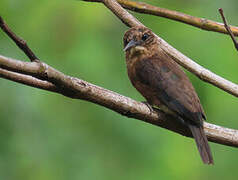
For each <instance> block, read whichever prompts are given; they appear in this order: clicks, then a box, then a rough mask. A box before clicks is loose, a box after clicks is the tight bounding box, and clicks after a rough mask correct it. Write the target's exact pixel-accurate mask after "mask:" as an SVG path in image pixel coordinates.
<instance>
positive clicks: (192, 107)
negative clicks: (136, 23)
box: [123, 27, 213, 164]
mask: <svg viewBox="0 0 238 180" xmlns="http://www.w3.org/2000/svg"><path fill="white" fill-rule="evenodd" d="M123 40H124V51H125V53H126V64H127V72H128V76H129V78H130V80H131V83H132V84H133V86H134V87H135V88H136V89H137V90H138V91H139V92H140V93H141V94H142V95H143V96H144V97H145V99H146V100H147V102H148V103H149V105H151V106H152V107H157V108H159V109H161V110H162V111H164V112H165V113H169V114H171V115H172V116H176V117H177V119H180V120H182V121H183V122H184V124H185V125H186V126H188V127H189V129H190V130H191V132H192V135H193V137H194V139H195V141H196V144H197V147H198V150H199V152H200V156H201V158H202V160H203V162H204V163H205V164H213V158H212V154H211V151H210V147H209V145H208V141H207V138H206V135H205V133H204V129H203V119H206V117H205V113H204V110H203V108H202V105H201V104H200V100H199V98H198V95H197V94H196V92H195V90H194V88H193V85H192V84H191V82H190V81H189V79H188V77H187V76H186V74H185V73H184V71H183V70H182V69H181V68H180V66H179V65H178V64H177V63H176V62H174V60H173V59H172V58H171V56H169V55H168V54H167V53H166V52H165V51H164V50H163V49H162V48H161V47H160V43H159V40H158V38H157V37H156V36H155V35H154V34H153V32H152V31H151V30H150V29H148V28H146V27H133V28H131V29H129V30H128V31H127V32H126V33H125V35H124V39H123Z"/></svg>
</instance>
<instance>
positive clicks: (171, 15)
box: [83, 0, 238, 36]
mask: <svg viewBox="0 0 238 180" xmlns="http://www.w3.org/2000/svg"><path fill="white" fill-rule="evenodd" d="M83 1H88V2H102V1H103V0H83ZM117 2H118V3H119V4H120V5H121V6H123V7H124V8H126V9H129V10H131V11H135V12H138V13H144V14H151V15H155V16H159V17H165V18H168V19H172V20H175V21H179V22H182V23H185V24H189V25H192V26H194V27H198V28H201V29H203V30H207V31H214V32H219V33H224V34H228V32H227V30H226V29H225V28H224V25H223V24H221V23H219V22H215V21H212V20H209V19H205V18H199V17H195V16H191V15H188V14H184V13H181V12H178V11H173V10H169V9H165V8H160V7H157V6H152V5H150V4H147V3H143V2H137V1H130V0H117ZM231 30H232V32H233V34H234V35H235V36H238V27H236V26H231Z"/></svg>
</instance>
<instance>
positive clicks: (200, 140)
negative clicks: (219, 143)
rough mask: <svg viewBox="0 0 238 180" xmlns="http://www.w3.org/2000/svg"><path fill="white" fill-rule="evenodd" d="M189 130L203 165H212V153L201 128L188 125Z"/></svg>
mask: <svg viewBox="0 0 238 180" xmlns="http://www.w3.org/2000/svg"><path fill="white" fill-rule="evenodd" d="M189 128H190V130H191V132H192V134H193V137H194V139H195V141H196V144H197V148H198V151H199V153H200V156H201V158H202V161H203V163H204V164H213V158H212V153H211V150H210V147H209V145H208V141H207V137H206V135H205V133H204V130H203V127H202V126H196V125H193V124H189Z"/></svg>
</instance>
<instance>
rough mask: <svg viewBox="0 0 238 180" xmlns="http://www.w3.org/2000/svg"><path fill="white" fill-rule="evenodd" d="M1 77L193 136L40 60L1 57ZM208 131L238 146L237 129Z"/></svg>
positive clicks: (111, 1)
mask: <svg viewBox="0 0 238 180" xmlns="http://www.w3.org/2000/svg"><path fill="white" fill-rule="evenodd" d="M103 3H104V4H105V6H107V7H108V8H109V9H110V10H111V11H112V12H113V13H115V14H116V15H117V16H118V17H119V18H120V19H121V20H122V22H124V23H125V24H126V25H129V26H136V25H142V24H141V23H140V22H139V21H138V20H136V19H135V18H134V17H133V16H131V15H130V14H129V13H128V12H127V11H126V10H124V9H123V8H122V7H121V6H120V5H119V4H118V3H117V2H116V1H115V0H103ZM9 36H10V35H9ZM158 38H159V40H160V45H161V48H163V49H164V50H165V52H167V53H168V55H170V56H171V57H172V58H173V59H174V60H175V61H176V62H179V63H180V64H182V65H183V66H184V67H187V69H189V70H190V71H192V72H193V71H194V72H195V74H197V75H198V76H199V77H200V78H201V79H204V80H205V81H208V82H210V83H211V84H214V85H216V86H218V87H220V88H221V89H224V90H226V91H227V92H229V93H231V94H233V95H235V96H237V95H238V92H237V91H238V88H237V85H235V84H233V83H231V82H229V81H227V80H225V79H223V78H221V77H219V76H217V75H215V74H213V73H211V72H210V71H208V70H206V69H204V68H202V67H201V66H199V65H198V64H196V63H194V62H193V61H191V60H190V59H189V58H187V57H186V56H184V55H183V54H182V53H180V52H178V51H177V50H176V49H174V48H173V47H171V46H170V45H169V44H167V43H166V42H165V41H164V40H162V39H161V38H160V37H158ZM16 41H17V39H16ZM25 45H26V44H25ZM24 52H25V51H24ZM25 53H26V52H25ZM0 77H2V78H6V79H9V80H12V81H15V82H20V83H23V84H26V85H29V86H32V87H37V88H41V89H45V90H48V91H53V92H56V93H59V94H62V95H64V96H67V97H70V98H77V99H83V100H87V101H90V102H93V103H96V104H99V105H102V106H104V107H107V108H109V109H111V110H113V111H115V112H118V113H120V114H122V115H125V116H127V117H133V118H136V119H139V120H142V121H145V122H148V123H151V124H154V125H157V126H160V127H163V128H166V129H169V130H171V131H174V132H177V133H179V134H181V135H184V136H188V137H191V132H190V131H189V130H188V128H187V127H184V125H183V124H181V123H180V121H176V120H174V117H171V116H170V115H167V114H165V113H163V112H162V111H160V110H156V109H155V111H153V112H151V111H150V109H149V108H148V107H147V106H146V105H145V104H143V103H140V102H137V101H134V100H132V99H130V98H128V97H125V96H122V95H120V94H117V93H115V92H112V91H109V90H106V89H103V88H101V87H98V86H96V85H93V84H90V83H88V82H86V81H83V80H80V79H77V78H74V77H70V76H67V75H64V74H63V73H62V72H59V71H57V70H55V69H54V68H52V67H50V66H49V65H47V64H45V63H43V62H40V61H33V62H23V61H19V60H14V59H11V58H7V57H4V56H0ZM204 129H205V132H206V135H207V136H208V139H209V140H210V141H213V142H216V143H219V144H224V145H228V146H234V147H238V131H237V130H233V129H228V128H224V127H221V126H217V125H213V124H209V123H204Z"/></svg>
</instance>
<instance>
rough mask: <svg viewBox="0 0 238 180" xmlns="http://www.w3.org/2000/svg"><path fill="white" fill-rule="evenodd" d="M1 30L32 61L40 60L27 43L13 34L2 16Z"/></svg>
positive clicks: (0, 18) (0, 19)
mask: <svg viewBox="0 0 238 180" xmlns="http://www.w3.org/2000/svg"><path fill="white" fill-rule="evenodd" d="M0 28H1V29H2V30H3V31H4V32H5V33H6V34H7V35H8V36H9V37H10V38H11V39H12V40H13V41H14V42H15V43H16V45H17V46H18V47H19V48H20V49H21V50H22V51H23V52H24V53H25V54H26V55H27V56H28V58H29V59H30V60H31V61H35V60H37V59H38V58H37V57H36V55H35V54H34V53H33V51H32V50H31V49H30V48H29V47H28V45H27V43H26V41H25V40H23V39H21V38H20V37H18V36H17V35H16V34H15V33H14V32H12V30H11V29H10V28H9V27H8V25H7V24H6V23H5V22H4V20H3V19H2V17H1V16H0Z"/></svg>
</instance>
